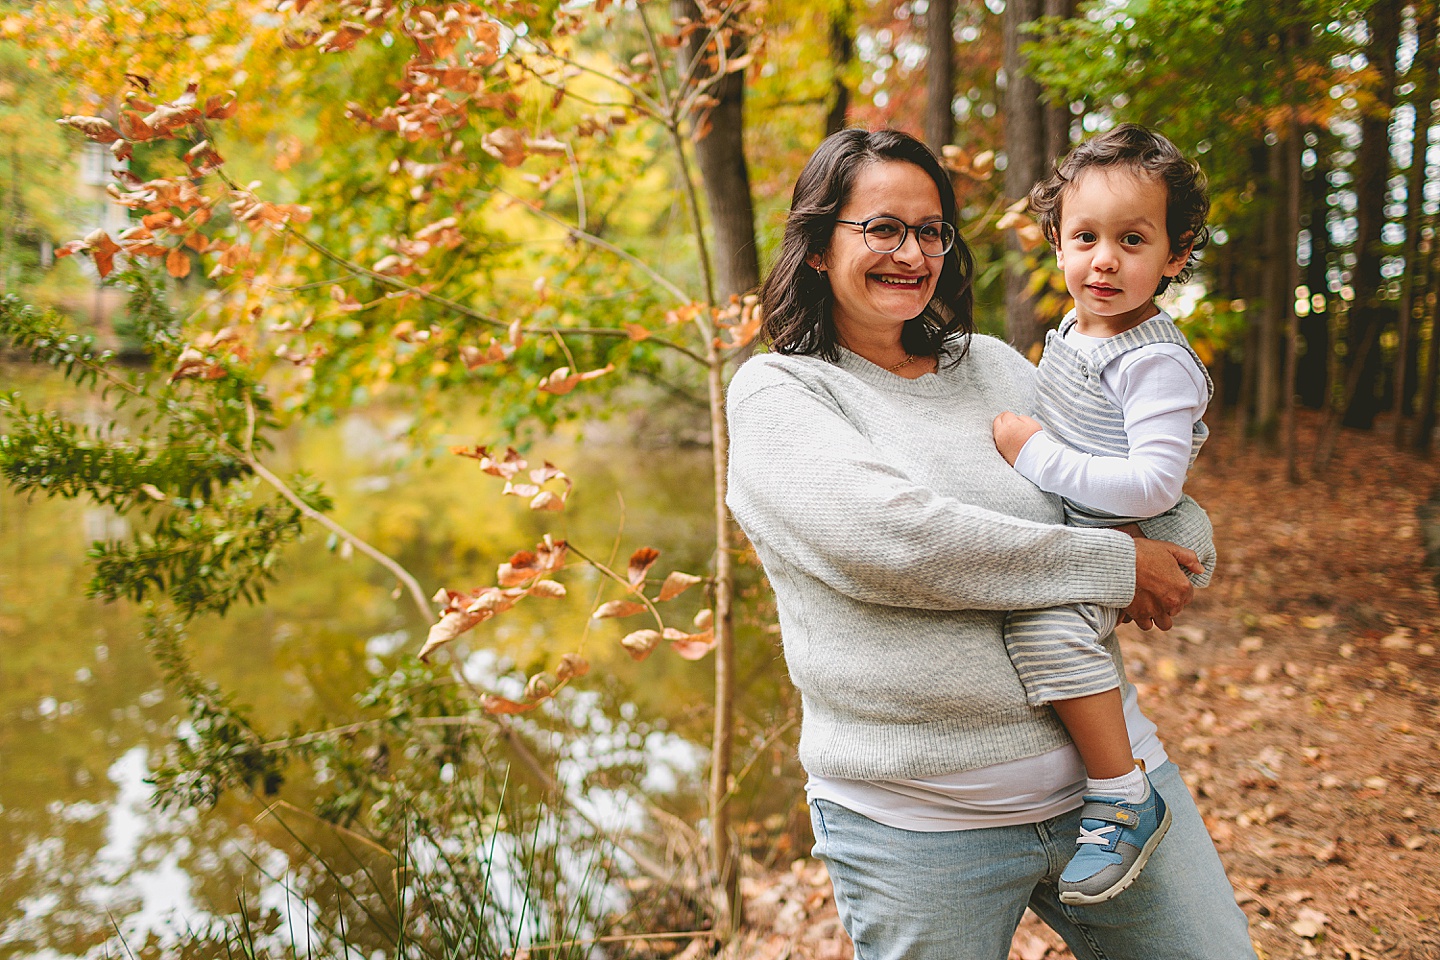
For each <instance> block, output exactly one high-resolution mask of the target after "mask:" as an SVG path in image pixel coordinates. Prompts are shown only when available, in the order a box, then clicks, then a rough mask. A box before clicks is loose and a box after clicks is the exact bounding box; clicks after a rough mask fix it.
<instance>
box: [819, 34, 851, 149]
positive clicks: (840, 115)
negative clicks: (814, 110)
mask: <svg viewBox="0 0 1440 960" xmlns="http://www.w3.org/2000/svg"><path fill="white" fill-rule="evenodd" d="M829 19H830V63H831V69H832V70H833V71H834V72H833V79H831V81H830V87H831V96H832V98H833V99H832V100H831V102H830V112H829V113H827V114H826V115H825V136H827V137H828V136H830V135H831V134H832V133H839V132H840V131H841V130H844V129H845V117H846V115H847V114H848V113H849V112H850V88H849V87H847V86H846V85H845V72H846V70H847V69H848V68H849V66H850V61H852V60H854V59H855V37H854V32H855V27H854V24H853V22H852V20H851V17H850V7H849V6H848V5H845V6H842V7H840V8H839V9H835V8H832V9H831V11H830V18H829Z"/></svg>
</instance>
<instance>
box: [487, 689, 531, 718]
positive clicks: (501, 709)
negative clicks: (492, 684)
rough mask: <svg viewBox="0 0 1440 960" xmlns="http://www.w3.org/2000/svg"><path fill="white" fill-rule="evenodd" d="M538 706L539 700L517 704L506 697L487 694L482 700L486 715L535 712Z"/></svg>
mask: <svg viewBox="0 0 1440 960" xmlns="http://www.w3.org/2000/svg"><path fill="white" fill-rule="evenodd" d="M538 706H540V701H538V700H537V701H534V702H533V703H516V702H515V701H514V700H506V699H505V698H504V697H497V696H495V695H494V694H491V693H487V694H486V695H485V696H483V697H481V698H480V709H482V710H484V711H485V712H486V713H494V714H515V713H525V712H526V711H529V710H534V709H535V708H536V707H538Z"/></svg>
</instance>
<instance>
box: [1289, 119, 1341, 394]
mask: <svg viewBox="0 0 1440 960" xmlns="http://www.w3.org/2000/svg"><path fill="white" fill-rule="evenodd" d="M1327 136H1328V135H1327V134H1325V133H1323V132H1322V133H1320V134H1319V137H1320V141H1319V143H1317V145H1316V148H1315V155H1316V157H1317V158H1319V159H1318V160H1317V162H1316V164H1315V167H1314V169H1312V170H1311V171H1310V172H1309V176H1307V177H1305V178H1304V183H1303V189H1304V195H1305V199H1304V203H1305V211H1306V212H1305V226H1306V227H1307V228H1308V229H1309V231H1310V262H1309V263H1308V264H1307V265H1306V267H1305V286H1306V287H1307V288H1308V289H1309V291H1310V297H1311V301H1310V312H1309V314H1307V315H1306V316H1304V317H1302V318H1301V319H1300V347H1301V351H1300V356H1299V358H1298V360H1297V364H1296V374H1295V375H1296V383H1295V390H1296V393H1298V394H1299V400H1300V403H1301V404H1303V405H1304V406H1305V407H1306V408H1308V409H1310V410H1320V409H1323V408H1324V407H1325V405H1326V404H1327V403H1328V402H1329V398H1330V300H1331V296H1330V290H1329V288H1328V286H1327V283H1328V276H1327V274H1328V270H1329V265H1330V230H1329V228H1328V227H1327V226H1326V224H1325V217H1326V213H1327V210H1326V205H1325V195H1326V194H1327V193H1328V192H1329V181H1328V179H1327V175H1328V169H1327V167H1326V165H1325V163H1326V159H1327V158H1328V157H1329V156H1330V155H1331V153H1332V152H1333V151H1332V150H1329V149H1327V148H1326V146H1325V139H1326V138H1327ZM1317 294H1318V295H1319V297H1320V300H1319V302H1320V304H1321V306H1320V309H1318V310H1317V309H1316V308H1315V302H1316V301H1315V296H1316V295H1317Z"/></svg>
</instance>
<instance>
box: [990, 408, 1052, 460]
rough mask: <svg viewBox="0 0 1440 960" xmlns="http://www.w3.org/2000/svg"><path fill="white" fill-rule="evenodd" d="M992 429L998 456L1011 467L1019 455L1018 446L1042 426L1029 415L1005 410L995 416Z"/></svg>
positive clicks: (1022, 444) (1021, 445) (1023, 444)
mask: <svg viewBox="0 0 1440 960" xmlns="http://www.w3.org/2000/svg"><path fill="white" fill-rule="evenodd" d="M994 429H995V449H997V450H999V451H1000V456H1002V457H1004V458H1005V462H1006V463H1008V464H1010V466H1012V467H1013V466H1015V459H1016V458H1017V457H1019V456H1020V448H1021V447H1023V446H1025V441H1026V440H1029V439H1030V438H1031V437H1033V436H1035V434H1037V433H1039V432H1040V431H1041V430H1042V429H1044V428H1043V427H1041V426H1040V424H1039V423H1037V422H1036V421H1034V420H1032V419H1030V418H1029V417H1025V416H1021V415H1020V414H1018V413H1011V412H1010V411H1009V410H1006V411H1005V412H1004V413H1002V414H1000V416H998V417H996V418H995V425H994Z"/></svg>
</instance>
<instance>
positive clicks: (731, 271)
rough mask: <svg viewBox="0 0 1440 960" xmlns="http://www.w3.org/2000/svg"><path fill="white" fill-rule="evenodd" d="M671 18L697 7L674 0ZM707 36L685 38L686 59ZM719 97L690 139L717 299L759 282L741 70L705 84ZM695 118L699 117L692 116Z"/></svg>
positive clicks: (736, 49) (693, 14)
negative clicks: (711, 240)
mask: <svg viewBox="0 0 1440 960" xmlns="http://www.w3.org/2000/svg"><path fill="white" fill-rule="evenodd" d="M674 12H675V15H676V18H677V19H678V18H680V17H688V18H690V19H691V20H695V21H699V20H700V19H701V17H700V11H699V9H698V7H696V5H695V3H694V2H693V0H675V2H674ZM707 39H709V35H708V31H706V30H704V29H701V30H696V31H695V32H693V33H692V34H690V36H689V38H688V39H687V40H686V52H687V56H688V59H689V60H690V61H693V60H694V59H695V58H696V57H699V56H704V50H703V49H702V45H703V44H704V43H705V42H706V41H707ZM744 53H745V45H744V43H743V42H741V41H738V40H737V41H736V42H735V44H734V45H733V47H732V48H731V49H729V50H728V51H727V56H729V57H730V59H732V60H733V59H735V58H737V57H740V56H743V55H744ZM709 92H710V95H711V96H713V97H715V99H717V100H719V101H720V102H719V103H718V104H717V105H716V106H715V107H713V108H712V109H711V110H710V113H709V123H710V131H709V133H707V134H705V135H704V136H702V137H700V138H699V139H698V140H697V141H696V143H695V159H696V162H697V163H698V165H699V167H700V178H701V180H702V181H703V182H704V185H705V200H706V205H707V206H708V207H709V208H710V226H711V229H712V230H713V231H714V234H715V244H714V247H713V250H714V255H715V273H716V279H717V282H718V290H717V291H716V292H717V293H718V294H719V296H720V299H721V300H724V299H726V298H728V297H730V296H731V295H739V294H744V293H747V292H749V291H750V290H753V289H754V288H755V287H757V286H759V284H760V260H759V257H758V255H757V253H756V249H755V208H754V206H753V204H752V202H751V198H750V173H749V170H748V168H747V167H746V165H745V141H744V133H745V120H744V106H745V71H743V70H738V71H736V72H735V73H731V74H727V75H726V76H724V77H722V78H720V79H719V80H718V81H716V83H715V84H714V85H713V86H712V87H710V89H709ZM694 120H695V121H696V123H700V122H702V118H700V117H696V118H694Z"/></svg>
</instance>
